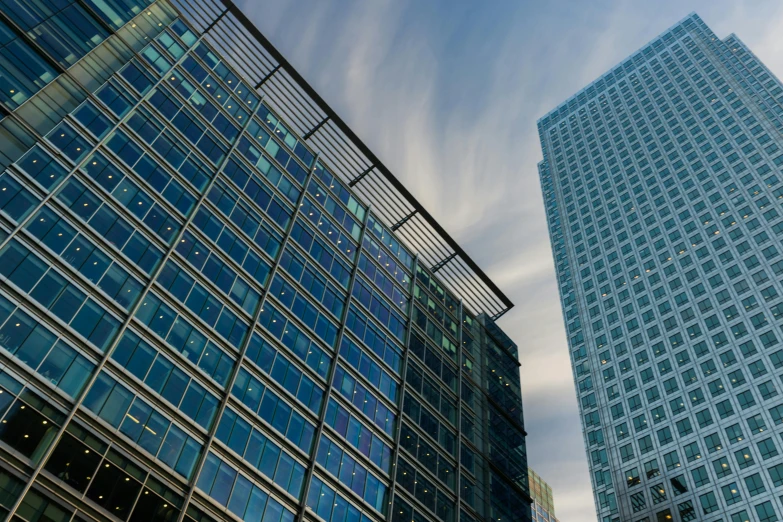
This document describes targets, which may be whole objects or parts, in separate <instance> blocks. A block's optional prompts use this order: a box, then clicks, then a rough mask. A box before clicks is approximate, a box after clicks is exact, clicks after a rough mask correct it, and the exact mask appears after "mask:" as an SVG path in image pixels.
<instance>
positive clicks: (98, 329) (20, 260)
mask: <svg viewBox="0 0 783 522" xmlns="http://www.w3.org/2000/svg"><path fill="white" fill-rule="evenodd" d="M22 259H28V258H27V256H26V255H25V257H24V258H22V257H19V256H17V261H18V263H13V262H11V258H10V256H9V265H14V264H17V265H18V264H21V262H22ZM28 261H30V260H29V259H28ZM145 304H147V303H145ZM58 310H59V309H58ZM55 313H57V312H55ZM155 313H158V312H157V311H156V312H155ZM161 317H163V316H161ZM75 321H76V323H77V324H81V320H80V319H79V317H77V318H76V319H75ZM273 321H274V319H273ZM281 322H282V321H281ZM102 331H103V332H105V328H104V329H102V328H100V327H96V328H95V330H94V332H93V335H97V333H96V332H102ZM207 349H208V348H207ZM22 353H25V352H24V351H22ZM44 367H45V365H43V366H42V368H44ZM142 375H144V374H143V373H142ZM175 380H176V379H175ZM267 397H268V396H267ZM180 398H181V397H179V398H178V400H176V401H174V404H177V402H178V401H179V399H180ZM212 402H213V403H214V400H213V401H212ZM192 415H197V416H202V417H203V416H204V413H203V412H196V411H194V412H193V413H192Z"/></svg>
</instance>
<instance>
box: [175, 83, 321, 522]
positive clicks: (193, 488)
mask: <svg viewBox="0 0 783 522" xmlns="http://www.w3.org/2000/svg"><path fill="white" fill-rule="evenodd" d="M262 99H263V98H262ZM260 106H261V103H260V102H259V103H258V106H257V107H256V110H257V109H258V107H260ZM254 114H255V111H254ZM251 120H252V118H248V123H249V122H250V121H251ZM245 125H246V126H247V124H245ZM237 143H239V138H237ZM317 164H318V156H316V157H315V158H314V159H313V166H312V167H311V168H310V170H309V171H308V172H307V177H306V178H305V180H304V183H303V184H302V193H301V194H299V198H298V199H297V200H296V207H295V208H294V213H293V215H292V216H291V221H290V222H289V223H288V227H286V231H285V236H283V242H282V243H281V244H280V250H278V252H277V255H276V256H275V261H274V263H273V264H272V269H271V270H270V271H269V278H268V279H267V284H266V288H264V290H263V293H262V294H261V299H260V300H259V302H258V307H257V308H256V311H255V313H254V314H253V320H252V321H251V323H250V330H249V331H248V334H247V337H246V338H245V340H244V342H243V343H242V346H241V347H240V349H239V355H238V356H237V362H236V364H234V368H233V370H232V371H231V376H230V377H229V379H228V382H227V383H226V392H225V394H224V395H223V399H222V400H221V401H220V406H219V407H218V409H217V412H216V413H215V421H214V422H213V424H212V427H211V428H210V429H209V434H208V435H207V440H206V442H205V443H204V450H203V451H202V452H201V457H199V461H198V463H197V465H196V467H195V469H194V470H193V476H192V477H191V478H190V480H189V484H190V485H189V487H188V492H187V493H186V494H185V500H184V502H183V504H182V511H181V512H180V514H179V517H177V522H182V521H183V520H184V518H185V513H186V512H187V509H188V504H190V500H191V499H192V498H193V493H194V492H195V491H196V483H197V482H198V476H199V475H200V474H201V470H202V468H203V467H204V463H205V462H206V461H207V455H208V454H209V449H210V448H211V447H212V443H213V442H214V441H215V435H216V434H217V429H218V426H219V425H220V419H221V418H222V417H223V413H224V412H225V410H226V407H227V406H228V401H229V398H230V397H231V389H232V388H233V387H234V383H235V382H236V379H237V376H238V375H239V369H240V367H241V366H242V361H243V360H244V358H245V354H246V353H247V349H248V347H249V346H250V340H251V338H252V336H253V332H254V331H255V327H256V324H257V323H258V320H259V318H260V317H261V312H263V311H264V303H265V302H266V298H267V296H268V295H269V287H270V286H271V285H272V279H273V278H274V277H275V274H276V273H277V270H278V268H279V267H280V260H281V259H282V258H283V252H284V251H285V247H286V245H287V244H288V240H289V238H290V237H291V230H292V229H293V227H294V223H296V218H297V217H298V216H299V209H301V208H302V201H303V200H304V197H305V194H307V186H308V185H309V184H310V180H311V179H312V178H313V173H314V172H315V167H316V165H317Z"/></svg>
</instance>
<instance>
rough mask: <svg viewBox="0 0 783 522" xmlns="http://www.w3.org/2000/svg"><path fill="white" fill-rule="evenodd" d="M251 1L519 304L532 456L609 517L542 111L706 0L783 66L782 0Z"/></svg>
mask: <svg viewBox="0 0 783 522" xmlns="http://www.w3.org/2000/svg"><path fill="white" fill-rule="evenodd" d="M243 8H244V10H245V12H246V13H247V14H248V16H249V17H250V18H251V19H252V20H253V21H254V22H255V23H256V24H257V25H258V26H259V27H260V29H261V30H262V31H263V32H264V33H265V34H266V35H267V36H268V37H269V38H270V40H271V41H272V42H273V43H274V44H275V45H276V46H278V48H279V49H280V50H281V51H282V52H283V54H285V55H286V57H287V58H288V59H289V61H290V62H291V63H292V64H293V65H294V66H295V67H297V69H298V70H299V71H300V72H301V73H302V74H303V75H304V76H305V77H306V78H307V79H308V81H309V82H310V83H311V84H312V85H313V86H314V87H315V88H316V89H317V90H318V91H319V93H320V94H321V95H322V96H323V97H324V98H325V99H326V100H327V101H328V102H329V103H330V104H331V105H332V107H333V108H335V110H336V111H337V112H338V113H339V114H340V115H341V116H342V118H343V119H344V120H345V121H347V122H348V123H349V125H351V127H352V128H353V129H354V130H355V131H356V132H357V134H358V135H359V136H361V137H362V138H363V140H364V141H365V142H366V143H367V144H368V145H370V147H371V148H372V149H373V150H374V151H375V152H376V154H377V155H378V156H379V157H380V158H381V159H382V160H383V161H384V163H385V164H386V165H387V166H389V167H390V168H391V170H392V171H393V172H394V173H395V174H396V175H397V176H398V177H399V178H400V179H401V181H403V182H404V183H405V184H406V186H407V187H408V188H409V189H410V190H411V192H413V193H414V194H415V195H416V197H417V198H418V199H419V200H420V201H421V202H422V203H423V204H424V205H425V207H427V209H428V210H430V212H431V213H432V214H433V215H434V216H436V218H438V219H439V221H440V222H441V223H442V224H443V225H444V226H445V228H446V229H447V230H448V231H449V232H450V233H452V235H453V236H454V237H455V238H456V239H457V240H458V241H459V242H460V243H461V244H462V245H463V247H465V249H466V250H467V251H468V252H469V253H470V254H471V255H472V256H473V257H474V259H475V260H476V261H477V262H478V263H479V265H481V266H482V267H483V268H484V269H485V271H486V272H488V273H489V274H490V276H491V277H493V279H494V280H495V281H496V282H497V283H498V284H499V285H500V286H501V287H502V288H503V289H504V291H506V293H507V294H508V295H509V296H510V297H511V298H512V300H513V301H514V302H515V303H516V307H515V308H514V309H513V310H512V311H511V312H510V313H508V314H507V315H506V316H505V317H504V318H503V319H502V320H501V323H500V325H501V326H502V327H503V328H504V330H505V331H506V332H507V333H508V334H509V335H510V336H511V337H512V338H513V339H515V340H516V342H517V343H518V344H519V347H520V354H521V362H522V369H521V373H522V382H523V397H524V403H525V421H526V427H527V430H528V432H529V437H528V452H529V459H530V463H531V465H532V466H533V467H534V468H535V469H536V470H537V472H538V473H539V474H540V475H541V476H542V477H543V478H544V479H545V480H547V481H548V482H549V483H550V484H551V485H552V487H553V489H554V493H555V504H556V508H557V513H558V518H560V519H561V520H562V521H563V522H587V521H595V515H594V506H593V499H592V493H591V490H590V482H589V476H588V471H587V463H586V457H585V451H584V443H583V439H582V433H581V425H580V421H579V415H578V410H577V404H576V397H575V393H574V384H573V379H572V375H571V368H570V361H569V354H568V349H567V347H566V337H565V333H564V331H563V321H562V318H561V312H560V304H559V300H558V295H557V283H556V281H555V279H554V269H553V265H552V257H551V250H550V247H549V240H548V235H547V231H546V221H545V217H544V209H543V203H542V198H541V193H540V188H539V184H538V175H537V171H536V163H537V162H538V161H539V160H540V158H541V152H540V149H539V144H538V134H537V129H536V125H535V122H536V120H537V118H539V117H541V116H542V115H544V114H545V113H546V112H548V111H549V110H551V109H553V108H554V107H555V106H556V105H557V104H559V103H561V102H562V101H564V100H565V99H566V98H568V97H569V96H571V95H572V94H574V93H576V91H578V90H579V89H581V88H582V87H584V86H585V85H586V84H587V83H589V82H591V81H593V80H594V79H596V78H597V77H598V76H600V75H601V74H603V73H604V72H606V71H607V70H608V69H609V68H610V67H612V66H614V65H616V64H617V63H619V62H620V61H621V60H623V59H625V58H626V57H627V56H628V55H630V54H631V53H632V52H633V51H635V50H636V49H638V48H640V47H641V46H643V45H644V44H645V43H647V41H649V40H650V39H652V38H654V37H655V36H657V35H658V34H659V33H661V32H662V31H664V30H665V29H666V28H668V27H669V26H670V25H672V24H674V23H675V22H677V21H678V20H679V19H681V18H682V17H684V16H685V15H687V14H688V13H689V12H690V11H697V12H699V14H700V15H701V16H702V17H703V18H704V19H705V20H706V22H707V23H708V24H710V25H711V26H712V27H713V29H714V30H715V31H716V32H717V33H718V35H719V36H725V35H727V34H728V33H729V32H735V33H737V34H738V36H740V38H743V39H744V41H745V42H746V43H747V44H748V45H750V47H751V48H752V49H753V50H754V51H756V52H757V53H758V54H759V56H760V57H761V58H762V60H764V61H765V62H766V63H767V64H768V65H769V66H770V67H771V68H772V70H773V72H774V71H776V70H777V71H783V52H781V51H783V39H781V38H780V37H779V34H780V28H781V26H782V25H783V23H782V22H781V15H782V14H783V5H782V4H781V3H780V2H779V1H777V0H752V1H751V0H746V1H735V0H698V1H682V0H659V1H656V2H649V1H646V0H591V1H590V2H584V1H579V0H552V1H550V2H535V1H532V0H525V1H515V0H496V1H494V2H468V1H464V0H439V1H438V0H434V1H432V2H419V1H415V0H373V1H372V2H366V1H361V0H334V1H332V2H324V1H320V0H298V1H296V2H294V1H292V0H283V1H278V2H253V1H251V0H246V1H245V3H244V5H243Z"/></svg>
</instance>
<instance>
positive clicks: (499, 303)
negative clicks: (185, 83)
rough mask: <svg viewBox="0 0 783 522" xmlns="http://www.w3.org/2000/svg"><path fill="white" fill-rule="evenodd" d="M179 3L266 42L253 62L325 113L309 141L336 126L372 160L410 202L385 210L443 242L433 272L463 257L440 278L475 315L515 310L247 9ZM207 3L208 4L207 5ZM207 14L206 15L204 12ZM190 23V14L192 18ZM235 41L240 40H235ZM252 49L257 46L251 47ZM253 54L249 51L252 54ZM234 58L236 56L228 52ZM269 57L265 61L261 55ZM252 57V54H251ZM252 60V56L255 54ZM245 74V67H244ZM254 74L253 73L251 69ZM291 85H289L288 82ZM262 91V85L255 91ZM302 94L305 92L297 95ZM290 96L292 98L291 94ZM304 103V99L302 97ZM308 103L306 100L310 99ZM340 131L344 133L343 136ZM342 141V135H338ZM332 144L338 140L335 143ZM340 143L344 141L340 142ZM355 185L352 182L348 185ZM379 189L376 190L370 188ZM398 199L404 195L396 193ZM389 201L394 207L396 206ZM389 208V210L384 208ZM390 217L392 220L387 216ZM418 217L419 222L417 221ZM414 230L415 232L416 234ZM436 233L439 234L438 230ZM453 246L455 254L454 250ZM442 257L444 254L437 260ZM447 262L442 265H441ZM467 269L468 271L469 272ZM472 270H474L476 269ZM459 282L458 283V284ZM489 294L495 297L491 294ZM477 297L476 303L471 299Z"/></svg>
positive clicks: (226, 0) (208, 0)
mask: <svg viewBox="0 0 783 522" xmlns="http://www.w3.org/2000/svg"><path fill="white" fill-rule="evenodd" d="M173 2H174V4H175V6H176V7H177V8H178V9H179V10H180V11H182V12H192V11H193V10H198V9H202V15H203V14H204V13H203V10H204V9H207V8H209V7H210V4H211V7H212V9H210V10H209V11H207V12H206V14H207V20H209V17H211V18H212V20H210V21H209V23H208V25H207V22H206V21H205V22H203V25H207V27H206V28H205V29H204V31H203V32H204V33H207V32H209V31H210V30H213V28H214V27H215V26H217V25H218V24H219V23H220V22H224V21H225V20H226V19H227V18H229V17H227V16H226V15H227V14H230V15H231V16H232V17H233V18H234V19H235V20H236V21H237V22H238V23H239V24H240V25H241V26H242V28H243V29H244V30H245V31H247V33H249V35H250V36H251V37H252V38H253V39H254V40H255V41H256V42H257V43H258V44H259V45H260V46H261V48H262V50H263V51H264V52H266V53H267V54H268V55H269V56H268V57H265V56H260V57H258V58H259V60H258V62H259V63H254V64H253V65H256V66H257V67H259V68H260V65H266V62H268V61H269V58H271V59H272V60H274V62H276V65H275V66H274V67H273V70H272V72H271V73H269V74H268V77H271V76H273V75H274V74H275V73H276V72H277V71H278V70H281V69H282V71H284V72H285V74H287V75H288V77H289V78H290V79H291V80H293V82H294V83H295V84H296V87H298V88H299V89H300V90H301V94H304V95H306V96H307V97H308V98H309V99H310V101H311V102H312V104H314V105H315V106H316V107H317V109H318V110H320V111H321V113H322V119H321V120H320V122H319V123H317V124H316V125H315V126H313V127H311V129H310V130H308V131H307V132H306V133H304V136H305V137H304V139H305V140H306V139H307V138H309V137H310V136H311V135H312V134H313V133H315V132H316V131H319V130H321V129H323V128H326V127H333V128H335V129H336V130H337V131H338V132H339V134H338V138H342V139H343V140H347V141H349V142H350V143H349V144H348V143H347V144H345V146H346V150H345V151H339V152H338V154H342V153H343V152H345V153H347V154H352V155H353V156H354V157H355V156H357V154H356V152H357V151H358V153H360V154H361V155H362V156H364V158H366V159H367V163H369V168H368V169H367V171H370V170H372V171H377V173H378V174H380V176H381V177H382V178H383V179H384V180H385V182H386V184H388V186H390V187H391V188H392V189H393V191H396V192H397V193H398V195H399V196H400V197H401V198H402V200H403V203H405V204H407V205H408V209H407V210H408V213H407V214H405V216H404V217H403V216H399V212H395V211H397V210H399V207H397V208H390V209H389V211H388V212H386V216H388V215H389V214H391V215H392V217H394V214H395V213H396V214H397V221H396V223H397V224H399V225H400V226H402V225H404V224H405V223H407V222H409V220H410V219H411V218H412V217H415V216H418V217H420V218H421V221H423V224H424V225H425V226H428V227H430V229H431V230H425V231H424V236H427V237H417V238H416V239H419V240H421V244H422V245H424V246H425V247H426V246H433V241H435V243H438V242H440V243H441V244H440V245H438V244H435V245H434V246H435V247H438V248H435V250H436V252H435V254H436V255H432V253H431V252H428V253H427V254H428V255H427V256H426V257H428V259H426V261H427V262H428V263H429V265H430V268H431V269H433V270H434V271H438V270H440V269H442V268H444V266H445V265H446V264H448V263H449V262H450V261H451V260H452V259H453V258H455V257H456V258H459V260H460V261H461V262H462V263H464V265H465V266H464V267H463V266H461V265H460V266H459V269H461V272H462V273H461V274H458V275H452V276H451V278H448V277H447V278H443V277H440V279H441V280H443V281H444V282H445V283H446V284H447V285H448V286H450V287H451V290H452V291H454V292H455V293H456V294H457V295H458V296H460V297H463V298H464V299H465V300H466V302H468V304H469V305H470V307H471V308H476V309H473V310H472V311H473V312H475V313H479V312H482V311H483V312H486V313H488V314H490V315H491V316H492V317H493V319H497V318H499V317H500V316H501V315H503V314H504V313H506V312H507V311H508V310H510V309H511V308H512V307H513V306H514V304H513V303H512V302H511V300H510V299H509V298H508V297H507V296H506V295H505V294H504V293H503V291H501V290H500V288H499V287H498V286H497V285H496V284H495V283H494V282H493V281H492V280H491V279H490V278H489V276H487V275H486V274H485V273H484V271H483V270H482V269H481V268H480V267H479V266H478V265H477V264H476V262H475V261H473V259H472V258H471V257H470V256H469V255H468V254H467V252H465V250H464V249H463V248H462V247H461V246H460V245H459V244H458V243H457V242H456V241H455V240H454V239H453V238H452V237H451V235H450V234H449V233H448V232H447V231H446V230H445V229H444V228H443V227H442V226H441V225H440V223H438V222H437V220H436V219H435V218H434V217H433V216H432V215H431V214H430V213H429V212H428V211H427V210H426V209H425V208H424V206H423V205H422V204H421V203H420V202H419V201H418V200H417V199H416V198H415V197H414V196H413V194H411V193H410V192H409V191H408V189H406V188H405V186H404V185H403V184H402V183H401V182H400V181H399V180H398V179H397V177H396V176H394V174H392V172H391V170H389V168H388V167H386V165H385V164H384V163H383V162H382V161H381V160H380V159H379V158H378V157H377V156H376V155H375V154H374V153H373V152H372V150H370V148H369V147H368V146H367V145H366V144H365V143H364V142H363V141H362V140H361V139H360V138H359V137H358V136H357V135H356V133H354V131H353V130H352V129H351V128H350V127H349V126H348V124H347V123H345V121H343V119H342V118H340V116H339V115H338V114H337V113H336V112H335V111H334V109H332V107H331V106H330V105H329V104H328V103H327V102H326V101H325V100H324V99H323V98H322V97H321V96H320V95H319V94H318V93H317V92H316V90H315V89H314V88H313V87H312V86H311V85H310V84H309V83H308V82H307V80H305V79H304V77H303V76H302V75H301V74H300V73H299V72H298V71H297V70H296V69H295V68H294V67H293V66H292V65H291V64H290V63H289V62H288V60H286V58H285V57H284V56H283V55H282V53H281V52H280V51H278V49H277V48H276V47H275V46H274V45H273V44H272V43H271V42H270V41H269V40H268V39H267V38H266V37H265V36H264V35H263V34H262V33H261V31H260V30H259V29H258V28H257V27H256V26H255V25H254V24H253V22H252V21H250V19H248V18H247V16H246V15H245V14H244V13H243V12H242V10H241V9H240V8H239V7H238V6H237V5H236V4H235V3H234V2H233V1H231V0H196V1H195V2H187V4H190V5H185V4H186V3H185V2H183V1H182V0H173ZM193 4H198V5H197V6H195V7H193ZM217 4H222V5H223V6H224V9H221V10H219V11H220V12H215V7H216V5H217ZM204 6H207V7H204ZM202 18H203V16H202ZM188 20H189V21H190V18H188ZM235 45H236V44H235ZM248 51H250V52H251V53H252V51H253V49H249V50H248ZM249 54H250V53H249ZM229 58H231V56H229ZM262 58H263V59H264V61H263V62H262V60H261V59H262ZM246 59H247V57H246ZM250 59H252V57H251V58H250ZM235 63H236V60H234V61H232V65H234V64H235ZM237 69H238V70H240V71H242V68H241V67H237ZM243 72H246V71H243ZM251 72H253V71H251ZM268 77H265V79H264V81H266V80H267V79H268ZM283 87H286V86H283ZM256 90H258V89H256ZM295 94H300V93H295ZM286 99H288V98H286ZM297 101H299V102H300V103H301V100H299V99H297ZM305 104H306V101H305ZM308 109H309V107H307V106H305V107H304V109H301V110H303V111H305V112H306V111H307V110H308ZM308 115H311V114H310V113H307V112H306V114H305V116H308ZM340 134H341V135H342V136H340ZM338 141H339V139H338ZM332 146H334V144H333V143H332ZM338 146H339V144H338ZM366 173H367V172H364V173H363V174H361V175H359V176H357V177H355V178H354V180H355V181H356V182H358V181H360V180H361V178H363V177H364V176H365V175H366ZM349 185H350V186H353V185H351V184H349ZM370 190H375V189H370ZM380 190H381V192H384V186H381V187H380ZM384 196H390V197H397V195H396V194H391V195H389V194H385V193H384V194H381V195H380V196H379V197H380V200H381V201H382V202H383V201H384ZM359 197H360V198H361V199H362V200H364V202H365V203H366V202H367V200H366V198H364V197H362V196H361V194H359ZM397 199H400V198H399V197H397ZM378 206H379V205H378V204H377V203H375V204H374V205H373V207H374V208H376V207H378ZM391 206H392V205H391V203H390V207H391ZM383 210H387V209H383ZM387 220H388V218H387ZM418 223H419V222H418V220H417V224H418ZM387 224H388V225H389V226H391V227H392V229H393V230H394V225H395V222H392V223H387ZM420 232H421V231H419V230H417V231H416V233H420ZM416 233H414V234H413V235H415V234H416ZM433 233H434V234H433ZM396 235H397V237H399V238H401V239H408V240H410V236H411V234H407V236H405V235H404V236H400V234H399V233H397V234H396ZM433 235H434V236H436V237H434V238H433V237H432V236H433ZM449 249H450V250H451V252H449ZM412 250H413V251H414V252H416V251H418V253H419V254H420V255H421V254H422V252H421V248H419V249H416V248H412ZM438 256H440V258H439V259H438ZM441 263H443V264H441ZM425 266H427V263H425ZM448 268H449V269H450V270H449V271H450V272H452V273H453V272H459V271H460V270H458V269H457V268H453V267H448ZM466 268H467V270H466ZM471 272H472V273H471ZM438 275H439V276H441V272H438ZM460 277H463V278H466V279H465V280H460ZM450 279H456V280H457V281H458V282H459V283H460V284H459V285H455V284H450V283H453V281H451V280H450ZM475 279H478V280H479V281H480V282H481V283H482V284H483V285H484V287H485V288H473V287H472V285H475V283H476V281H475ZM454 286H457V288H455V287H454ZM466 288H467V292H468V293H471V292H472V291H476V292H478V293H480V294H482V293H483V294H485V295H478V296H471V295H468V296H465V295H464V294H465V292H466ZM486 294H490V295H486ZM471 297H475V299H471ZM471 301H473V302H471ZM477 303H483V304H477Z"/></svg>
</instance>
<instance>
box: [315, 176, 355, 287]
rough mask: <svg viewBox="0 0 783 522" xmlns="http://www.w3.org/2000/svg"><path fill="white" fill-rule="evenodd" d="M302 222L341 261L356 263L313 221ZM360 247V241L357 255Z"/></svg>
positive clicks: (350, 263) (330, 218) (329, 216)
mask: <svg viewBox="0 0 783 522" xmlns="http://www.w3.org/2000/svg"><path fill="white" fill-rule="evenodd" d="M304 194H305V192H304V191H303V192H302V195H304ZM326 215H327V216H328V218H329V221H331V220H332V219H333V218H332V217H331V215H329V214H326ZM304 223H305V224H306V225H307V226H308V227H310V228H312V229H313V230H315V237H319V238H321V239H322V240H323V241H324V243H326V245H327V246H329V248H330V249H333V250H334V251H335V252H336V256H337V257H339V258H340V259H341V260H342V261H343V262H345V263H348V264H349V265H350V266H352V267H353V266H354V265H355V264H356V261H351V259H350V258H348V256H347V255H346V254H345V253H344V252H343V251H342V250H340V249H339V248H337V245H335V244H334V243H332V242H331V241H330V240H329V237H328V236H327V235H326V234H324V233H323V232H321V229H320V228H318V225H316V224H314V223H313V222H312V221H310V220H309V219H306V220H304ZM362 227H364V224H362ZM339 230H343V228H342V227H340V228H339ZM348 237H350V236H348ZM360 237H363V236H360ZM351 241H353V237H351ZM361 247H362V245H361V243H359V244H358V245H357V246H356V251H355V253H356V255H357V256H358V255H359V250H360V249H361ZM307 256H308V257H309V258H310V259H312V260H313V261H315V262H316V263H317V262H318V261H316V259H315V258H314V257H313V255H312V254H311V253H310V252H308V253H307ZM349 289H350V286H349Z"/></svg>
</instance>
